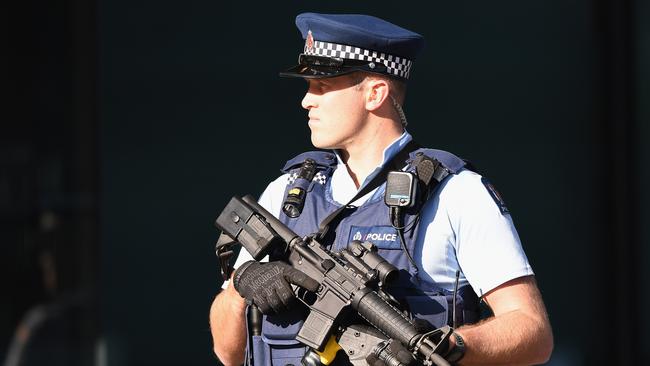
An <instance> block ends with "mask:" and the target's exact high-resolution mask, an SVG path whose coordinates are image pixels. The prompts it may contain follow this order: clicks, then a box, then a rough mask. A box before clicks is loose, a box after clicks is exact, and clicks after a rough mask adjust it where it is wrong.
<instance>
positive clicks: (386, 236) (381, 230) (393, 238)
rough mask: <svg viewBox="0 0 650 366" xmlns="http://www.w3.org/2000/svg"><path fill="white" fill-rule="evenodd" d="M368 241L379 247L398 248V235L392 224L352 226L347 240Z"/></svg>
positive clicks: (399, 246)
mask: <svg viewBox="0 0 650 366" xmlns="http://www.w3.org/2000/svg"><path fill="white" fill-rule="evenodd" d="M352 240H360V241H369V242H372V243H373V244H375V246H377V248H379V249H400V248H401V245H400V242H399V236H397V231H396V230H395V228H393V227H392V226H352V228H351V229H350V237H349V238H348V242H350V241H352Z"/></svg>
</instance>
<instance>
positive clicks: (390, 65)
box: [304, 37, 412, 79]
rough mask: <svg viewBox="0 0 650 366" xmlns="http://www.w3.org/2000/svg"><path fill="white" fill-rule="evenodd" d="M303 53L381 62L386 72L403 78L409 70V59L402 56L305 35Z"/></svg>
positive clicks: (407, 75) (407, 76)
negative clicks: (324, 40)
mask: <svg viewBox="0 0 650 366" xmlns="http://www.w3.org/2000/svg"><path fill="white" fill-rule="evenodd" d="M304 53H305V55H314V56H321V57H331V58H342V59H347V60H359V61H367V62H375V63H381V64H383V65H384V66H386V72H387V73H388V74H391V75H395V76H398V77H401V78H404V79H408V78H409V74H410V72H411V65H412V62H411V60H407V59H405V58H403V57H399V56H394V55H389V54H386V53H383V52H377V51H372V50H366V49H363V48H359V47H355V46H348V45H343V44H337V43H330V42H322V41H316V40H314V39H312V38H311V37H307V39H306V40H305V50H304Z"/></svg>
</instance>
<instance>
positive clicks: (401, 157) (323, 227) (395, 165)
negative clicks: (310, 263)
mask: <svg viewBox="0 0 650 366" xmlns="http://www.w3.org/2000/svg"><path fill="white" fill-rule="evenodd" d="M419 148H420V145H419V144H418V143H417V142H415V141H414V140H411V141H409V142H408V143H407V144H406V145H405V146H404V147H403V148H402V149H401V150H400V151H399V152H398V153H397V154H395V155H394V156H393V157H392V158H391V159H390V160H389V161H388V162H387V163H386V164H384V166H383V167H382V168H381V170H380V171H379V173H377V175H375V176H374V177H373V178H372V180H370V182H368V184H366V185H365V186H363V188H361V189H360V190H359V191H358V192H357V194H355V195H354V197H352V199H351V200H350V201H348V203H346V204H345V205H342V206H341V207H339V208H338V209H337V210H336V211H334V212H332V213H331V214H329V215H328V216H327V217H326V218H325V219H324V220H323V221H322V222H321V223H320V225H319V228H318V233H317V234H316V238H317V239H323V238H324V237H325V235H326V234H327V230H328V229H329V224H330V223H331V222H332V221H333V220H334V219H335V218H336V217H338V216H339V215H340V214H341V213H342V212H343V210H345V209H346V208H347V207H348V206H349V205H350V204H351V203H352V202H354V201H356V200H357V199H359V198H360V197H363V196H364V195H366V194H367V193H368V192H370V191H372V190H373V189H375V188H377V187H379V186H380V185H382V184H383V183H384V182H385V181H386V177H387V176H388V172H389V171H390V170H399V169H401V168H402V166H403V165H404V162H405V161H406V160H407V159H408V158H409V155H410V153H411V152H413V151H415V150H417V149H419Z"/></svg>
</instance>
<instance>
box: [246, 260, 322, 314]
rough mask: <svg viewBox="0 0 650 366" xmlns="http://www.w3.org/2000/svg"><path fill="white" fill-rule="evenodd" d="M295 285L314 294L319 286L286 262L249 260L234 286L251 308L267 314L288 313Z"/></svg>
mask: <svg viewBox="0 0 650 366" xmlns="http://www.w3.org/2000/svg"><path fill="white" fill-rule="evenodd" d="M291 284H294V285H298V286H300V287H302V288H304V289H307V290H309V291H312V292H316V291H317V290H318V287H319V284H318V282H316V280H314V279H313V278H311V277H309V276H307V275H306V274H304V273H303V272H300V271H299V270H297V269H294V268H292V267H291V266H289V265H288V264H286V263H284V262H279V261H276V262H269V263H259V262H255V261H248V262H246V263H244V264H243V265H241V266H240V267H239V268H237V270H236V271H235V274H234V276H233V285H234V286H235V289H236V290H237V292H239V294H240V295H241V296H242V297H244V298H246V302H247V303H248V304H249V305H256V306H257V307H258V308H259V309H260V311H261V312H262V313H264V314H274V313H275V314H277V313H280V312H283V311H285V310H287V308H288V307H289V306H290V305H291V303H292V302H293V301H295V295H294V293H293V290H292V288H291Z"/></svg>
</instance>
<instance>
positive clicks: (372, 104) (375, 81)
mask: <svg viewBox="0 0 650 366" xmlns="http://www.w3.org/2000/svg"><path fill="white" fill-rule="evenodd" d="M365 92H366V94H365V101H366V109H367V110H368V111H376V110H377V109H379V108H380V107H381V106H382V105H384V103H389V102H390V101H389V97H388V96H389V95H390V84H389V83H388V81H386V80H384V79H380V78H367V79H366V89H365Z"/></svg>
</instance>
